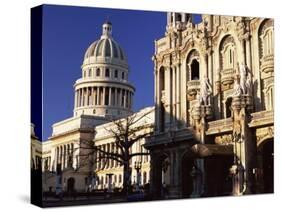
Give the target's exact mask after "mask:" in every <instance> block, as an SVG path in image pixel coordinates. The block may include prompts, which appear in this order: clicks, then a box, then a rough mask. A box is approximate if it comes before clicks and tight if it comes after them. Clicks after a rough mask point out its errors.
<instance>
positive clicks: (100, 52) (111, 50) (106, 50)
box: [84, 36, 126, 60]
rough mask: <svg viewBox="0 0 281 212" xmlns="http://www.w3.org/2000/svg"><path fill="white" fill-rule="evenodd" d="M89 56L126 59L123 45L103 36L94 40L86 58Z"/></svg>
mask: <svg viewBox="0 0 281 212" xmlns="http://www.w3.org/2000/svg"><path fill="white" fill-rule="evenodd" d="M102 37H103V36H102ZM89 57H111V58H115V59H119V60H126V58H125V55H124V53H123V50H122V49H121V47H120V46H119V45H118V44H117V43H116V41H114V40H113V39H112V38H110V37H105V38H101V39H100V40H97V41H95V42H93V43H92V44H91V45H90V46H89V48H88V49H87V51H86V53H85V57H84V59H87V58H89Z"/></svg>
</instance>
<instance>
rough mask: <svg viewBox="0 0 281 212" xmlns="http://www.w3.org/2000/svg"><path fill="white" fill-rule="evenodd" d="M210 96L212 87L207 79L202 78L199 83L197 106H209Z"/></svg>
mask: <svg viewBox="0 0 281 212" xmlns="http://www.w3.org/2000/svg"><path fill="white" fill-rule="evenodd" d="M211 94H212V87H211V85H210V83H209V79H208V77H206V76H204V79H203V81H202V82H201V88H200V96H199V105H210V96H211Z"/></svg>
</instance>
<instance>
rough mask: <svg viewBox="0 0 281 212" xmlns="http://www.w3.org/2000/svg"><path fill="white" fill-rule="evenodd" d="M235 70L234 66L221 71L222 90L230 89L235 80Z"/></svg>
mask: <svg viewBox="0 0 281 212" xmlns="http://www.w3.org/2000/svg"><path fill="white" fill-rule="evenodd" d="M234 76H235V70H234V69H233V68H228V69H224V70H222V71H221V83H222V90H223V91H225V90H228V89H230V88H231V85H232V84H233V82H234Z"/></svg>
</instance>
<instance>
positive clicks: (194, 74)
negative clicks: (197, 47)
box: [191, 59, 200, 80]
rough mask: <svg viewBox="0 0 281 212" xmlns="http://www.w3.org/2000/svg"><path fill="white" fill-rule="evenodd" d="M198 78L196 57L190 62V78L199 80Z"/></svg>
mask: <svg viewBox="0 0 281 212" xmlns="http://www.w3.org/2000/svg"><path fill="white" fill-rule="evenodd" d="M199 79H200V73H199V63H198V61H197V60H196V59H194V60H192V62H191V80H199Z"/></svg>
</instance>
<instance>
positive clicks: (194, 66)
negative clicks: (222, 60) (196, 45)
mask: <svg viewBox="0 0 281 212" xmlns="http://www.w3.org/2000/svg"><path fill="white" fill-rule="evenodd" d="M199 58H200V57H199V52H198V51H197V50H196V49H193V50H192V51H191V52H190V53H189V54H188V56H187V59H186V68H187V70H186V73H187V79H186V80H187V82H188V81H190V80H199V79H200V59H199Z"/></svg>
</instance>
